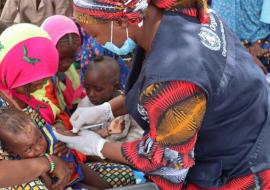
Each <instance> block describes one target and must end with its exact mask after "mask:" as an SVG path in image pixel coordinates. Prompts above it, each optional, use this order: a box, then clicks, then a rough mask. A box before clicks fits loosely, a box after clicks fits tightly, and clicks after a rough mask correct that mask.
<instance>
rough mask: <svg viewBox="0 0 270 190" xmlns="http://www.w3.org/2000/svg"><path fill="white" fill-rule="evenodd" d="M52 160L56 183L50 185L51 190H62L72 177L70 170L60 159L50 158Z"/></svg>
mask: <svg viewBox="0 0 270 190" xmlns="http://www.w3.org/2000/svg"><path fill="white" fill-rule="evenodd" d="M52 158H53V161H54V163H55V169H54V172H53V174H54V175H55V177H56V178H57V181H56V182H55V183H54V184H52V189H55V190H62V189H64V188H65V187H66V186H67V185H68V184H69V181H70V178H71V176H72V170H71V169H70V168H69V167H68V165H67V164H66V163H65V162H64V161H63V160H61V159H60V158H58V157H56V156H52Z"/></svg>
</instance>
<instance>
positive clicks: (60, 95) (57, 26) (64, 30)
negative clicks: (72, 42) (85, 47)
mask: <svg viewBox="0 0 270 190" xmlns="http://www.w3.org/2000/svg"><path fill="white" fill-rule="evenodd" d="M41 28H43V29H44V30H45V31H47V32H48V34H49V35H50V37H51V40H52V41H53V43H54V45H55V46H56V45H57V43H58V41H59V40H60V39H61V38H62V37H64V36H65V35H67V34H77V35H78V36H80V33H79V30H78V27H77V25H76V24H75V22H74V21H73V20H72V19H70V18H68V17H66V16H62V15H55V16H51V17H48V18H47V19H46V20H45V21H44V22H43V24H42V25H41ZM53 82H54V86H55V88H56V89H55V90H56V92H57V93H56V94H57V99H58V102H59V106H60V108H61V109H62V110H65V111H66V112H67V113H69V114H71V110H73V109H74V106H75V105H76V104H78V103H79V101H80V100H81V98H83V97H85V95H86V94H85V92H84V88H83V86H82V85H81V82H80V76H79V74H78V73H77V71H76V69H75V67H74V65H71V66H70V68H69V69H68V70H67V71H66V72H64V73H58V74H57V75H56V76H55V77H53Z"/></svg>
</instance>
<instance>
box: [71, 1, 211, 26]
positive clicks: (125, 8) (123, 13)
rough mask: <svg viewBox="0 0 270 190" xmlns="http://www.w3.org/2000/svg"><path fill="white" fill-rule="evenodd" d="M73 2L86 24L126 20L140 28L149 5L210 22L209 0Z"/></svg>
mask: <svg viewBox="0 0 270 190" xmlns="http://www.w3.org/2000/svg"><path fill="white" fill-rule="evenodd" d="M73 2H74V15H75V17H76V18H77V19H78V20H79V21H80V22H82V23H86V24H88V23H91V22H102V21H108V20H114V21H121V20H126V21H128V22H129V23H130V24H139V26H140V25H142V21H143V16H144V11H145V9H146V8H147V6H148V3H151V4H153V5H155V6H156V7H158V8H161V9H165V10H166V11H171V12H178V13H181V14H184V15H188V16H196V17H198V18H199V20H200V22H201V23H208V21H209V17H208V13H207V0H152V1H151V0H118V1H113V0H73ZM89 16H90V17H93V18H94V19H91V18H89Z"/></svg>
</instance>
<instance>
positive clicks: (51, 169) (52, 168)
mask: <svg viewBox="0 0 270 190" xmlns="http://www.w3.org/2000/svg"><path fill="white" fill-rule="evenodd" d="M44 156H45V157H46V158H47V160H48V161H49V163H50V171H49V173H53V171H54V169H55V163H54V161H53V159H52V157H51V156H50V155H49V154H47V153H45V154H44Z"/></svg>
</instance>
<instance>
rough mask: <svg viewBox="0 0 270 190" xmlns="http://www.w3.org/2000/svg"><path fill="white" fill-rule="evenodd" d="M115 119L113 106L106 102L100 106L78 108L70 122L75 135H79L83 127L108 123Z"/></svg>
mask: <svg viewBox="0 0 270 190" xmlns="http://www.w3.org/2000/svg"><path fill="white" fill-rule="evenodd" d="M113 118H114V116H113V113H112V110H111V106H110V104H109V103H108V102H105V103H103V104H101V105H98V106H93V107H79V108H77V109H76V111H75V112H74V113H73V114H72V116H71V117H70V122H71V124H72V126H73V129H72V131H73V133H77V132H78V131H79V130H80V129H81V128H82V126H83V125H87V124H94V123H103V122H108V121H111V120H112V119H113Z"/></svg>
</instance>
